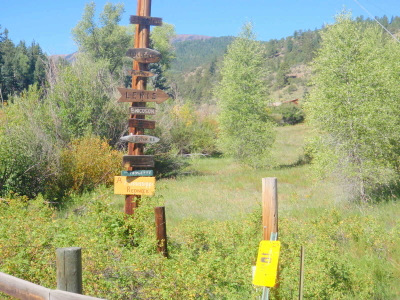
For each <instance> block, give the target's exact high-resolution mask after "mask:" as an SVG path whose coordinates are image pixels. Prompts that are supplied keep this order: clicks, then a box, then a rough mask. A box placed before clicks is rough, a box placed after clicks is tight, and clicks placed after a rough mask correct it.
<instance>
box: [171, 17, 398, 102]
mask: <svg viewBox="0 0 400 300" xmlns="http://www.w3.org/2000/svg"><path fill="white" fill-rule="evenodd" d="M377 20H378V21H379V22H380V23H381V24H382V25H384V26H385V27H387V28H388V29H389V30H390V31H391V32H393V33H396V32H398V31H399V29H400V17H392V18H391V19H390V20H389V19H388V18H387V17H386V16H383V17H381V18H377ZM356 21H357V22H360V23H362V24H365V25H367V24H371V23H375V22H376V21H374V20H371V19H369V18H367V19H364V18H363V17H357V18H356ZM255 29H257V28H255ZM322 30H324V28H323V27H322V28H321V29H315V30H296V31H295V32H294V33H293V35H291V36H288V37H285V38H282V39H280V40H276V39H272V40H269V41H265V42H263V43H262V44H263V46H264V51H265V57H266V59H265V84H266V85H267V87H268V88H269V90H270V95H269V97H270V98H271V100H272V101H273V102H277V101H286V100H293V99H295V98H300V99H302V98H303V97H304V95H305V94H307V93H308V88H307V80H308V78H309V75H310V71H309V68H308V65H309V63H310V62H311V60H312V59H313V58H314V57H315V54H316V51H317V50H318V49H319V46H320V42H321V37H320V32H321V31H322ZM233 39H234V38H233V37H216V38H211V39H202V40H195V41H182V42H176V43H174V44H173V45H174V47H175V53H176V60H175V61H174V62H173V64H172V68H171V75H170V84H171V87H172V88H173V90H174V92H175V95H176V96H177V97H178V98H182V99H184V101H185V100H187V101H191V102H192V103H195V104H203V103H214V102H215V101H213V100H212V93H211V92H210V91H211V89H212V87H213V86H214V85H215V83H216V82H218V81H219V63H220V62H221V61H222V59H223V56H224V54H225V53H226V49H227V47H228V45H229V44H230V43H231V42H232V41H233Z"/></svg>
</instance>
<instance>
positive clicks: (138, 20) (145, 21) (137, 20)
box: [130, 16, 162, 26]
mask: <svg viewBox="0 0 400 300" xmlns="http://www.w3.org/2000/svg"><path fill="white" fill-rule="evenodd" d="M130 23H131V24H139V25H147V26H148V25H153V26H162V18H154V17H144V16H131V17H130Z"/></svg>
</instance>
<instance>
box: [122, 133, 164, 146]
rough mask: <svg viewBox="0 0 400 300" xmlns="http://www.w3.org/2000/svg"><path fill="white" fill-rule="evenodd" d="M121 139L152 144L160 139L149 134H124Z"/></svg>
mask: <svg viewBox="0 0 400 300" xmlns="http://www.w3.org/2000/svg"><path fill="white" fill-rule="evenodd" d="M120 140H121V141H124V142H129V143H136V144H154V143H157V142H158V141H160V139H159V138H158V137H155V136H151V135H139V134H135V135H126V136H123V137H121V138H120Z"/></svg>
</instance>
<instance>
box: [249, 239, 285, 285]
mask: <svg viewBox="0 0 400 300" xmlns="http://www.w3.org/2000/svg"><path fill="white" fill-rule="evenodd" d="M280 248H281V243H280V242H279V241H261V242H260V246H259V248H258V256H257V262H256V272H255V274H254V278H253V284H254V285H258V286H266V287H273V286H274V285H275V283H276V277H277V274H278V260H279V251H280Z"/></svg>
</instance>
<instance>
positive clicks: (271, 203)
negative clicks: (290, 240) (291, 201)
mask: <svg viewBox="0 0 400 300" xmlns="http://www.w3.org/2000/svg"><path fill="white" fill-rule="evenodd" d="M262 223H263V236H264V240H277V238H278V236H276V238H274V239H272V238H273V236H271V234H276V235H277V234H278V180H277V178H276V177H268V178H263V179H262Z"/></svg>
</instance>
